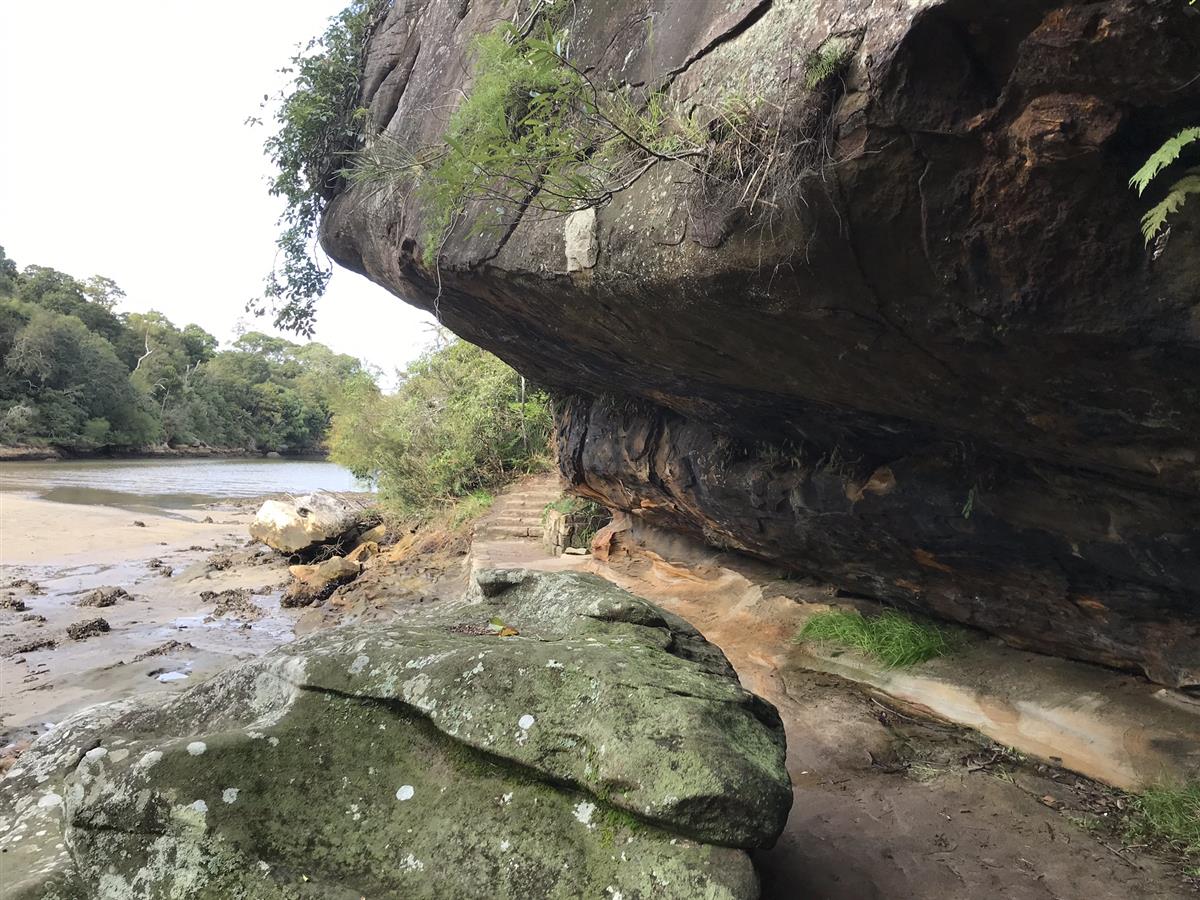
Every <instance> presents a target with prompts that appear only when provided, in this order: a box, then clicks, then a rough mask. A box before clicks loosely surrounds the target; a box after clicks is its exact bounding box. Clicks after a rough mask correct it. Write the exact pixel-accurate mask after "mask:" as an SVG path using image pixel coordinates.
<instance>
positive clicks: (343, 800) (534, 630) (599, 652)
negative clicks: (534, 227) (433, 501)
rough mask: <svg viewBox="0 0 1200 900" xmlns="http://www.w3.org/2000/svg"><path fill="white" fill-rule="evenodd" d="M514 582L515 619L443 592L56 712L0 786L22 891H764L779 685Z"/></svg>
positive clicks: (779, 751) (621, 618)
mask: <svg viewBox="0 0 1200 900" xmlns="http://www.w3.org/2000/svg"><path fill="white" fill-rule="evenodd" d="M506 583H508V584H509V585H510V586H509V588H508V589H507V590H505V591H501V592H499V593H496V594H494V595H493V599H492V600H491V601H489V602H488V603H487V604H486V609H485V610H484V611H485V612H487V613H490V614H492V615H495V616H499V617H502V618H503V619H505V620H506V621H514V622H519V624H520V626H521V636H519V637H512V638H508V639H504V640H498V639H496V638H495V637H491V636H478V637H477V636H472V635H465V634H451V633H448V631H447V627H448V626H449V625H451V624H453V623H454V622H457V621H463V620H464V619H467V618H471V617H474V616H478V615H479V613H480V611H481V610H480V607H479V606H478V605H472V604H470V603H467V602H464V601H451V602H449V606H448V607H447V608H445V609H443V610H441V613H440V615H441V618H439V617H438V616H436V615H433V614H430V615H427V616H423V617H420V618H414V619H413V620H412V621H409V622H405V623H401V624H397V625H393V626H390V627H385V628H381V627H379V626H378V625H377V624H376V625H373V626H371V627H369V628H368V627H348V628H339V629H332V630H329V631H324V632H318V633H317V634H314V635H313V636H311V637H309V638H307V639H303V640H300V641H297V642H294V643H292V644H289V645H286V646H284V647H281V648H279V649H278V650H276V651H274V652H272V653H270V654H268V655H267V656H265V657H262V658H260V659H255V660H251V661H249V662H246V663H244V664H242V665H240V666H238V667H235V668H233V669H230V670H227V671H225V672H222V673H220V674H218V675H215V676H213V677H212V678H211V679H209V680H208V681H206V682H204V683H202V684H199V685H197V686H195V687H192V688H191V689H188V690H185V691H183V692H180V693H178V694H173V695H170V696H166V697H164V696H162V695H157V696H149V697H143V698H140V699H138V700H123V701H118V702H116V703H113V704H108V705H106V706H101V707H94V708H92V709H91V710H88V711H86V712H84V713H81V714H79V715H77V716H75V717H74V718H72V719H70V720H68V721H66V722H63V723H61V724H60V725H59V726H58V727H57V728H55V729H54V731H52V732H51V733H49V734H47V735H44V736H42V737H40V738H39V739H38V740H37V741H36V742H35V743H34V744H33V746H32V747H31V748H30V749H28V750H27V751H26V752H25V754H24V755H23V756H22V759H21V764H20V767H19V771H16V772H15V774H14V773H12V772H10V774H9V778H8V781H7V783H6V785H7V790H6V791H5V792H4V794H3V795H0V823H3V826H4V827H5V828H6V829H7V831H6V832H5V833H0V843H4V844H5V848H6V849H7V850H8V852H7V853H6V854H5V863H6V876H7V878H8V880H9V883H10V885H11V886H12V889H15V890H16V892H17V895H18V896H22V895H29V896H35V895H36V896H45V895H46V894H48V893H53V892H57V894H58V895H62V896H70V897H75V896H78V897H85V896H97V895H99V893H100V885H101V884H103V885H104V890H105V891H107V892H108V893H110V894H113V895H116V894H118V893H121V894H128V895H131V896H132V895H144V896H149V895H154V896H159V895H162V896H168V895H170V896H199V895H204V896H247V897H262V898H270V897H284V896H292V895H293V894H295V893H296V892H297V891H300V892H303V893H305V894H309V893H311V894H313V895H314V896H317V895H320V896H341V895H342V894H346V896H351V894H352V895H353V896H355V897H358V896H371V897H378V896H445V897H482V896H497V897H505V896H508V897H539V898H542V897H545V898H574V897H618V896H624V897H638V896H651V895H653V896H654V897H657V898H663V900H673V898H678V900H684V898H686V900H691V898H695V897H708V898H713V900H742V898H753V897H757V896H758V885H757V879H756V877H755V873H754V869H753V867H752V865H751V863H750V859H749V857H748V855H747V854H746V852H745V849H748V848H755V847H764V846H769V845H770V844H771V843H772V842H773V841H774V840H775V837H776V836H777V835H778V833H779V831H780V829H781V828H782V826H783V823H784V820H785V818H786V816H787V813H788V808H789V806H790V803H791V788H790V784H789V779H788V775H787V772H786V770H785V768H784V749H785V748H784V737H783V730H782V727H781V725H780V722H779V717H778V715H777V713H776V712H775V709H774V707H772V706H771V705H770V704H768V703H766V702H765V701H762V700H760V699H759V698H757V697H755V696H754V695H752V694H750V693H748V692H746V691H745V690H744V689H743V688H742V687H741V686H740V685H739V683H738V680H737V677H736V674H735V673H734V672H733V670H732V668H731V667H730V666H729V664H728V662H727V661H726V660H725V658H724V657H723V656H722V655H721V653H720V651H719V650H716V648H713V647H711V646H709V645H706V644H705V642H704V640H703V638H702V637H700V635H699V634H698V633H696V632H695V631H694V630H693V629H691V628H690V627H689V626H687V625H686V624H685V623H683V622H682V620H679V619H677V618H676V617H674V616H671V615H669V614H667V613H664V612H663V611H661V610H659V609H657V608H656V607H653V606H651V605H650V604H648V603H646V602H645V601H643V600H640V599H639V598H636V597H633V596H632V595H629V594H626V593H625V592H623V591H620V590H619V589H617V588H614V587H613V586H611V585H609V584H607V583H605V582H602V581H600V580H599V579H596V578H593V577H591V576H580V575H529V576H527V577H526V578H524V579H523V580H517V579H509V580H508V582H506ZM450 607H453V608H450ZM17 833H19V834H21V835H25V836H26V837H25V838H23V839H22V840H21V841H19V842H15V841H11V837H10V836H11V835H14V834H17ZM316 834H319V835H322V839H321V841H320V847H321V850H320V852H319V853H314V852H313V843H312V835H316ZM38 835H41V836H42V837H38ZM63 843H66V844H67V845H68V846H69V847H71V853H70V854H65V853H61V852H60V851H59V850H58V848H57V846H56V845H60V844H63ZM448 854H449V856H448ZM449 858H452V859H453V862H452V864H448V863H447V860H448V859H449ZM348 883H352V884H353V888H352V891H351V893H347V892H346V891H345V890H344V888H345V886H346V884H348ZM23 892H24V893H23ZM39 892H40V893H39Z"/></svg>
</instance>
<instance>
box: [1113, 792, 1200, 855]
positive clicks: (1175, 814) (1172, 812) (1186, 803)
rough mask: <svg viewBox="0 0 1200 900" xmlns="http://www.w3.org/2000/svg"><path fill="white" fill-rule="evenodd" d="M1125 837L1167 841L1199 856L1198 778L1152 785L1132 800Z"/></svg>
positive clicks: (1143, 840)
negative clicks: (1168, 785) (1164, 784)
mask: <svg viewBox="0 0 1200 900" xmlns="http://www.w3.org/2000/svg"><path fill="white" fill-rule="evenodd" d="M1125 837H1126V839H1127V840H1131V841H1138V842H1141V843H1149V844H1168V845H1170V846H1171V848H1172V849H1174V850H1177V851H1179V852H1180V853H1182V854H1184V855H1185V856H1198V855H1200V781H1192V782H1189V783H1188V784H1186V785H1184V786H1182V787H1166V786H1159V787H1152V788H1150V789H1149V790H1147V791H1145V792H1144V793H1142V794H1141V795H1139V796H1138V797H1136V798H1135V799H1134V801H1133V814H1132V815H1131V816H1130V818H1129V821H1128V822H1127V824H1126V828H1125Z"/></svg>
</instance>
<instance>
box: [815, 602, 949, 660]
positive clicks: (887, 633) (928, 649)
mask: <svg viewBox="0 0 1200 900" xmlns="http://www.w3.org/2000/svg"><path fill="white" fill-rule="evenodd" d="M796 637H797V640H800V641H824V642H828V643H831V644H838V645H839V646H842V647H847V648H849V649H852V650H857V651H859V652H860V653H863V654H865V655H866V656H869V657H871V658H872V659H876V660H878V661H879V662H882V663H883V664H884V665H885V666H887V667H888V668H889V669H894V668H904V667H906V666H912V665H916V664H917V663H920V662H925V661H926V660H929V659H934V658H935V657H938V656H945V655H946V654H947V653H950V652H951V651H952V650H953V646H952V644H951V642H950V640H949V638H948V637H947V636H946V634H945V633H944V632H943V631H942V630H941V629H940V628H938V627H937V626H936V625H933V624H927V623H924V622H918V621H917V620H915V619H913V618H911V617H909V616H906V615H904V614H903V613H900V612H896V611H895V610H888V611H887V612H885V613H883V614H882V615H880V616H876V617H874V618H870V619H868V618H866V617H865V616H863V615H862V614H861V613H858V612H854V611H847V610H830V611H829V612H823V613H817V614H816V615H815V616H813V617H812V618H811V619H809V620H808V621H807V622H805V623H804V627H803V628H801V629H800V633H799V634H798V635H797V636H796Z"/></svg>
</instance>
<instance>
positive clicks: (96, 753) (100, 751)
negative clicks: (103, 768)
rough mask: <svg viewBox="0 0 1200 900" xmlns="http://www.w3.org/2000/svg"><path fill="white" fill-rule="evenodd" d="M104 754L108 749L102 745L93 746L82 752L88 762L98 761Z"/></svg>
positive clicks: (105, 754)
mask: <svg viewBox="0 0 1200 900" xmlns="http://www.w3.org/2000/svg"><path fill="white" fill-rule="evenodd" d="M106 756H108V750H106V749H105V748H104V747H93V748H92V749H91V750H89V751H88V752H87V753H85V754H83V758H84V759H86V760H87V761H88V762H99V761H100V760H102V759H104V757H106Z"/></svg>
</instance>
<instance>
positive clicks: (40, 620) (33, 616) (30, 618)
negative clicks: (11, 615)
mask: <svg viewBox="0 0 1200 900" xmlns="http://www.w3.org/2000/svg"><path fill="white" fill-rule="evenodd" d="M21 621H22V622H33V623H34V624H35V625H38V626H39V627H40V626H42V625H45V624H46V617H45V616H41V615H38V614H37V613H30V614H29V615H27V616H21Z"/></svg>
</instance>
